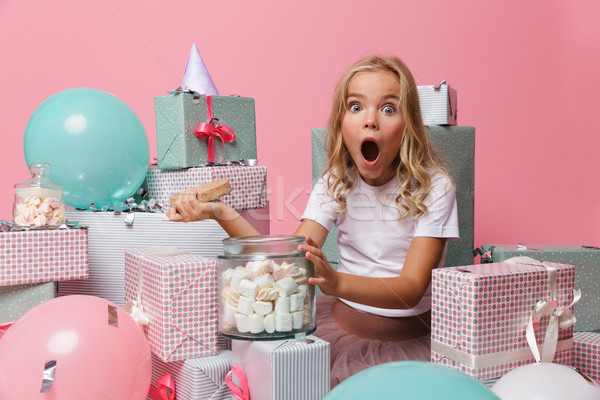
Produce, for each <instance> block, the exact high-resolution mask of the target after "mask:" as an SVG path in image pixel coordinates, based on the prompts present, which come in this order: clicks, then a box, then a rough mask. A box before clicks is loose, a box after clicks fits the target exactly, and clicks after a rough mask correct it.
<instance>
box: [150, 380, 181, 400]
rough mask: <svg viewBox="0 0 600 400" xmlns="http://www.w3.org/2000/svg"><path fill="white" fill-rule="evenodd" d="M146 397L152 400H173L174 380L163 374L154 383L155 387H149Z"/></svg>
mask: <svg viewBox="0 0 600 400" xmlns="http://www.w3.org/2000/svg"><path fill="white" fill-rule="evenodd" d="M169 391H170V393H169ZM148 396H150V397H152V398H153V399H154V400H175V379H174V378H173V377H172V376H171V375H169V374H164V375H163V376H162V377H161V378H160V379H159V380H157V381H156V387H154V386H152V385H150V390H149V391H148Z"/></svg>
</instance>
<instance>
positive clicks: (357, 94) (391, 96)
mask: <svg viewBox="0 0 600 400" xmlns="http://www.w3.org/2000/svg"><path fill="white" fill-rule="evenodd" d="M350 97H356V98H359V99H364V98H365V95H363V94H360V93H348V98H350ZM383 99H384V100H389V99H392V100H396V101H400V97H398V96H396V95H395V94H386V95H385V96H383Z"/></svg>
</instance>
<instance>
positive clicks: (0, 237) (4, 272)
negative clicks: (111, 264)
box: [0, 228, 88, 286]
mask: <svg viewBox="0 0 600 400" xmlns="http://www.w3.org/2000/svg"><path fill="white" fill-rule="evenodd" d="M87 277H88V230H87V228H76V229H43V230H27V231H12V232H0V286H12V285H25V284H33V283H42V282H53V281H66V280H72V279H85V278H87Z"/></svg>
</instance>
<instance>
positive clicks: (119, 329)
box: [0, 296, 152, 400]
mask: <svg viewBox="0 0 600 400" xmlns="http://www.w3.org/2000/svg"><path fill="white" fill-rule="evenodd" d="M110 307H114V308H113V309H112V311H113V312H114V314H115V315H116V317H117V321H118V326H112V325H110V324H109V318H110V316H109V309H110ZM51 360H56V368H55V375H54V382H53V383H52V386H51V390H50V391H49V392H48V393H40V390H41V388H42V382H43V380H44V368H45V365H46V363H47V362H48V361H51ZM151 370H152V362H151V357H150V347H149V346H148V342H147V341H146V338H145V336H144V334H143V332H142V331H141V329H140V328H139V327H138V325H137V323H136V322H135V321H134V320H133V319H132V318H131V316H129V314H127V312H126V311H125V310H123V309H122V308H121V307H119V306H117V305H115V304H113V303H111V302H109V301H106V300H103V299H101V298H99V297H94V296H66V297H59V298H56V299H53V300H50V301H47V302H45V303H43V304H40V305H39V306H37V307H35V308H33V309H31V310H30V311H28V312H27V313H26V314H25V315H23V316H22V317H21V318H19V319H18V320H17V322H15V324H14V325H13V326H11V327H10V328H9V329H8V330H7V331H6V333H5V334H4V336H3V337H2V338H1V339H0V399H2V400H13V399H14V400H29V399H40V400H42V399H43V400H92V399H103V400H121V399H128V400H130V399H131V400H137V399H139V400H143V399H145V398H146V395H147V393H148V388H149V386H150V379H151Z"/></svg>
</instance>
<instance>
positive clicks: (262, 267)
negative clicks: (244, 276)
mask: <svg viewBox="0 0 600 400" xmlns="http://www.w3.org/2000/svg"><path fill="white" fill-rule="evenodd" d="M267 265H269V261H268V260H260V261H248V262H247V263H246V270H247V271H248V274H249V279H250V280H254V279H256V277H258V276H260V275H264V274H266V273H267Z"/></svg>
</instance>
